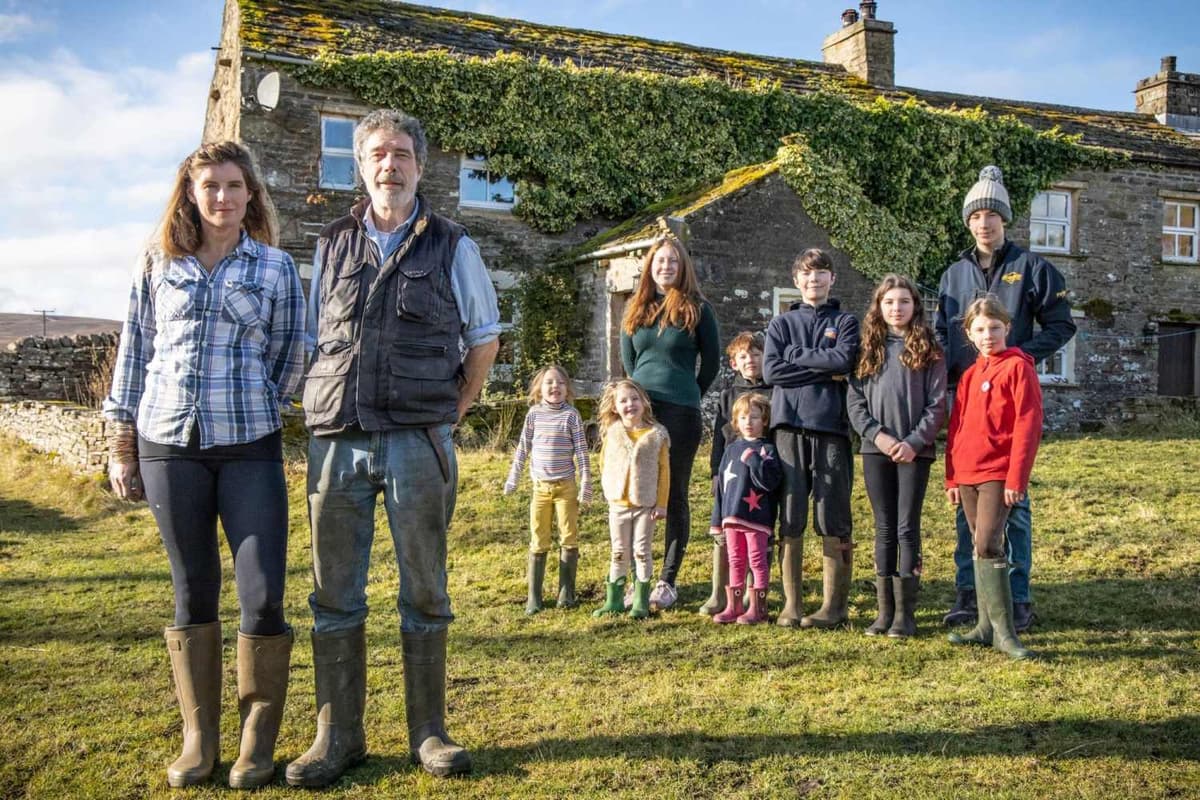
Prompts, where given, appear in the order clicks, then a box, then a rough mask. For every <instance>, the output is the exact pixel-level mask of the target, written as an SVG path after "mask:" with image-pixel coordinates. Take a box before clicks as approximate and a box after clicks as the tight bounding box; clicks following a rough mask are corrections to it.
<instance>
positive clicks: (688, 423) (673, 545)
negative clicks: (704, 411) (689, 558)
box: [651, 400, 703, 586]
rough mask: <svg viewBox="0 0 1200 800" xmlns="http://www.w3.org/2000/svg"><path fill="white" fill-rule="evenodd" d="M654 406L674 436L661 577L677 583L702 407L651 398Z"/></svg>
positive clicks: (688, 519)
mask: <svg viewBox="0 0 1200 800" xmlns="http://www.w3.org/2000/svg"><path fill="white" fill-rule="evenodd" d="M651 408H652V409H653V411H654V416H655V418H656V419H657V420H658V421H659V422H660V423H662V426H663V427H664V428H666V429H667V433H668V434H670V436H671V450H670V452H669V454H668V458H669V465H670V472H671V487H670V492H669V493H668V495H667V521H666V525H665V526H664V527H665V528H666V533H667V539H666V545H665V547H664V550H663V566H662V573H661V574H660V576H659V577H660V578H661V580H664V581H666V582H667V583H669V584H671V585H672V586H674V585H675V578H676V576H678V575H679V568H680V567H681V566H682V565H683V554H684V552H685V551H686V550H687V545H688V539H689V537H690V536H691V527H692V515H691V510H690V509H689V508H688V486H689V485H691V482H692V462H694V461H695V460H696V450H697V449H698V448H699V447H700V435H701V432H702V429H703V422H702V421H701V418H700V409H698V408H692V407H691V406H681V405H679V404H677V403H666V402H663V401H661V400H652V401H651Z"/></svg>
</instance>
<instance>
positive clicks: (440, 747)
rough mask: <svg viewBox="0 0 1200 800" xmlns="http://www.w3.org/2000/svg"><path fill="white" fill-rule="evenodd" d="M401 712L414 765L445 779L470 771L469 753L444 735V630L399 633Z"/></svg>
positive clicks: (448, 736) (446, 734)
mask: <svg viewBox="0 0 1200 800" xmlns="http://www.w3.org/2000/svg"><path fill="white" fill-rule="evenodd" d="M400 645H401V648H402V649H403V651H404V711H405V716H407V717H408V746H409V751H410V753H411V755H412V760H413V763H414V764H420V765H421V766H422V767H424V769H425V771H426V772H428V773H429V774H431V775H437V776H438V777H445V776H447V775H460V774H462V773H465V772H470V771H471V754H470V753H468V752H467V751H466V750H465V749H464V748H462V747H460V746H459V745H458V744H456V743H455V741H454V740H453V739H451V738H450V735H449V734H448V733H446V631H445V630H444V629H443V630H440V631H436V632H433V633H404V632H403V631H402V632H401V633H400Z"/></svg>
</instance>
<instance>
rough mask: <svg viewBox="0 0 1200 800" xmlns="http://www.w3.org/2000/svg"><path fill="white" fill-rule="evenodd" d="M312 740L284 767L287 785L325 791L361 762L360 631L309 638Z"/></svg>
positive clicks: (363, 693) (363, 679)
mask: <svg viewBox="0 0 1200 800" xmlns="http://www.w3.org/2000/svg"><path fill="white" fill-rule="evenodd" d="M312 648H313V681H314V683H316V695H317V738H316V739H314V740H313V743H312V747H310V748H308V751H307V752H306V753H305V754H304V755H302V756H300V757H299V758H297V759H296V760H295V761H293V762H292V763H290V764H288V766H287V782H288V783H289V784H291V785H292V786H305V787H308V788H312V789H315V788H320V787H322V786H328V785H329V784H331V783H333V782H334V781H336V780H337V779H338V778H340V777H341V776H342V773H343V772H345V771H346V770H347V769H349V768H350V767H352V766H354V765H355V764H358V763H359V762H361V761H362V760H363V759H365V758H366V757H367V735H366V732H365V731H364V730H363V711H364V710H365V708H366V705H367V642H366V635H365V632H364V629H363V627H362V626H361V625H360V626H358V627H357V628H351V629H349V630H345V631H333V632H331V633H317V632H316V631H313V634H312Z"/></svg>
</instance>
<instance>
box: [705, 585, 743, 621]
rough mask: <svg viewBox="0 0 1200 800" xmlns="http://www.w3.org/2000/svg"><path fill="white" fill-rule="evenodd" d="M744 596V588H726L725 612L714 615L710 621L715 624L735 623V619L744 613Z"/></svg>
mask: <svg viewBox="0 0 1200 800" xmlns="http://www.w3.org/2000/svg"><path fill="white" fill-rule="evenodd" d="M745 594H746V587H744V586H726V587H725V610H724V611H722V612H721V613H720V614H714V615H713V618H712V621H713V622H716V623H717V624H725V623H727V622H737V618H738V617H740V616H741V615H742V614H744V613H745V612H746V607H745V606H743V605H742V598H743V597H744V596H745Z"/></svg>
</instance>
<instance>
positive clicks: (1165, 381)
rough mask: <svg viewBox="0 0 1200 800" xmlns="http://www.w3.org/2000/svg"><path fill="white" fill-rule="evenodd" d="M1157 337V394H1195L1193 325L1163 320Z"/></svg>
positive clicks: (1194, 333)
mask: <svg viewBox="0 0 1200 800" xmlns="http://www.w3.org/2000/svg"><path fill="white" fill-rule="evenodd" d="M1158 337H1159V338H1158V393H1159V394H1162V395H1175V396H1182V395H1194V394H1196V326H1195V325H1181V324H1176V323H1168V322H1164V323H1161V324H1160V325H1159V328H1158Z"/></svg>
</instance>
